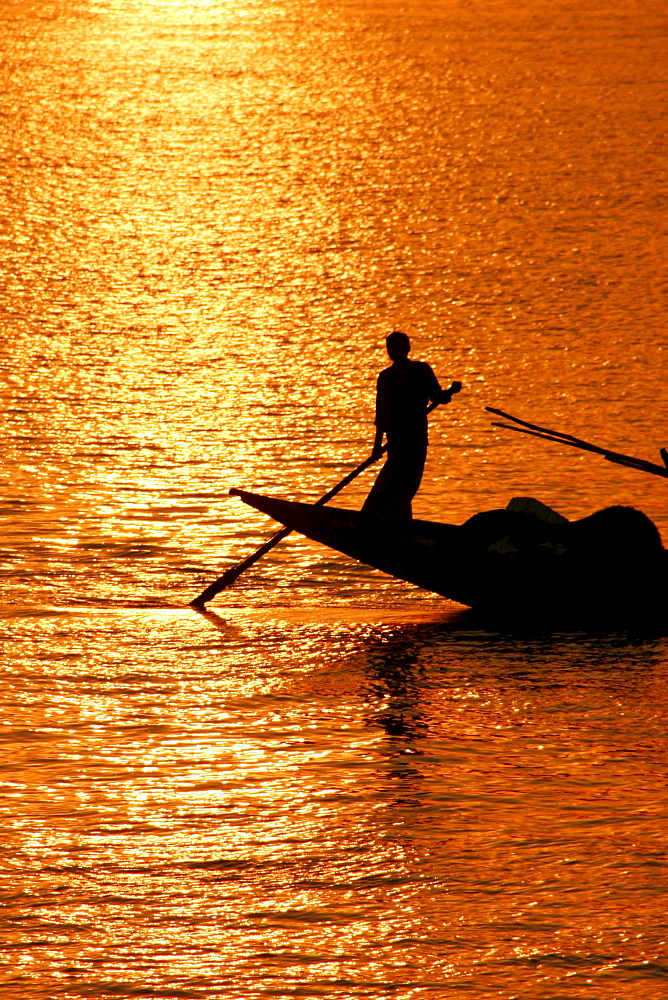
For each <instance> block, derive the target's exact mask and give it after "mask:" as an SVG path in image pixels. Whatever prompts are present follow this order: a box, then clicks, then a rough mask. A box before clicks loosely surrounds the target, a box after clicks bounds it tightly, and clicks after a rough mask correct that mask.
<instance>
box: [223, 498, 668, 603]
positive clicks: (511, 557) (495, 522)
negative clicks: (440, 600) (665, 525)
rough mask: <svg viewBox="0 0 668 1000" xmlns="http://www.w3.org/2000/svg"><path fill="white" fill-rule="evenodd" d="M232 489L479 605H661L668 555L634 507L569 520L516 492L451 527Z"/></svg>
mask: <svg viewBox="0 0 668 1000" xmlns="http://www.w3.org/2000/svg"><path fill="white" fill-rule="evenodd" d="M231 493H233V494H234V495H235V496H238V497H239V498H240V499H241V500H243V502H244V503H246V504H248V505H249V506H251V507H254V508H255V509H256V510H259V511H262V512H263V513H265V514H268V515H269V517H272V518H273V519H274V520H275V521H278V522H279V523H280V524H282V525H285V526H286V528H289V529H291V530H294V531H297V532H299V533H300V534H302V535H305V536H306V537H307V538H310V539H313V541H316V542H320V543H322V544H324V545H327V546H328V547H329V548H331V549H335V550H336V551H337V552H342V553H344V554H345V555H347V556H350V557H351V558H353V559H356V560H358V561H359V562H362V563H364V564H366V565H367V566H372V567H374V568H376V569H379V570H382V571H383V572H384V573H388V574H389V575H390V576H393V577H396V578H397V579H400V580H406V581H408V582H409V583H412V584H415V586H417V587H421V588H424V589H425V590H429V591H432V592H433V593H436V594H440V595H442V596H443V597H447V598H449V599H451V600H453V601H456V602H458V603H460V604H463V605H467V606H469V607H472V608H476V609H479V610H482V611H493V612H495V613H497V612H503V613H507V612H510V611H512V612H513V613H517V612H521V613H522V614H529V615H532V616H541V615H548V616H552V615H554V614H564V613H576V614H578V615H585V616H590V615H594V614H596V615H598V614H601V613H604V614H606V615H612V616H614V617H616V618H617V617H619V616H620V615H624V616H626V615H632V616H636V615H638V614H643V615H644V614H650V615H652V616H655V615H656V614H659V615H664V613H665V611H666V609H667V608H668V553H666V550H664V548H663V545H662V543H661V538H660V535H659V532H658V530H657V529H656V526H655V525H654V524H653V522H652V521H651V520H650V519H649V518H648V517H647V516H646V515H645V514H643V513H641V512H640V511H637V510H635V509H634V508H631V507H609V508H606V509H605V510H602V511H598V512H596V513H594V514H592V515H590V516H589V517H585V518H582V519H580V520H578V521H567V520H566V519H565V518H564V517H562V516H561V515H559V514H557V513H556V512H554V511H551V510H550V509H549V508H547V507H545V506H544V505H542V504H541V503H539V502H538V501H536V500H533V499H530V498H522V499H514V500H512V501H511V502H510V503H509V505H508V507H507V508H506V509H505V510H497V511H486V512H483V513H481V514H476V515H475V516H474V517H472V518H470V519H469V520H468V521H467V522H465V523H464V524H463V525H453V524H441V523H438V522H434V521H423V520H390V519H382V518H377V517H369V516H368V515H364V514H362V513H360V512H358V511H352V510H345V509H341V508H334V507H325V506H320V505H317V504H305V503H296V502H294V501H290V500H281V499H277V498H275V497H266V496H260V495H258V494H255V493H247V492H244V491H242V490H232V491H231Z"/></svg>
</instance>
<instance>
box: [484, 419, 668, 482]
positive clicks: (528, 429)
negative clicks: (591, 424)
mask: <svg viewBox="0 0 668 1000" xmlns="http://www.w3.org/2000/svg"><path fill="white" fill-rule="evenodd" d="M485 409H486V410H487V411H488V412H489V413H494V414H495V415H496V416H497V417H503V418H504V420H512V421H513V423H515V424H519V426H518V427H512V426H511V425H510V424H501V423H498V422H497V421H492V426H493V427H503V429H504V430H507V431H516V432H518V433H520V434H530V435H531V436H532V437H539V438H543V439H544V440H546V441H556V442H557V443H558V444H567V445H570V446H571V447H572V448H579V449H580V450H581V451H592V452H594V453H595V454H597V455H602V457H603V458H605V459H606V461H608V462H614V463H615V464H616V465H626V466H628V467H629V468H631V469H637V470H638V471H639V472H649V473H651V475H653V476H663V477H664V478H668V467H667V466H668V462H666V458H664V451H665V449H663V448H662V449H660V451H661V457H662V458H663V461H664V464H663V465H655V464H654V463H653V462H647V461H645V459H644V458H634V457H633V455H622V454H621V452H618V451H611V450H610V449H609V448H601V447H599V445H597V444H590V443H589V441H583V440H582V438H577V437H573V435H572V434H565V433H564V432H563V431H552V430H549V429H548V428H547V427H541V426H540V425H539V424H530V423H528V421H526V420H520V418H519V417H513V416H512V415H511V414H510V413H504V412H503V410H495V409H494V407H493V406H486V407H485Z"/></svg>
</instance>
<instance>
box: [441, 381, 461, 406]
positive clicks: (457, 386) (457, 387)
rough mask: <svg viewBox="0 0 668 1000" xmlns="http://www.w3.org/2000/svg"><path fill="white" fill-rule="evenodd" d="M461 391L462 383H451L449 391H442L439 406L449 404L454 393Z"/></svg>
mask: <svg viewBox="0 0 668 1000" xmlns="http://www.w3.org/2000/svg"><path fill="white" fill-rule="evenodd" d="M461 391H462V383H461V382H453V383H452V385H451V386H450V388H449V389H444V390H443V395H442V396H441V405H445V404H446V403H449V402H450V401H451V400H452V397H453V396H454V395H455V393H457V392H461Z"/></svg>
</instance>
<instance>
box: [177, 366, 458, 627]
mask: <svg viewBox="0 0 668 1000" xmlns="http://www.w3.org/2000/svg"><path fill="white" fill-rule="evenodd" d="M461 387H462V386H461V382H453V383H452V385H451V386H450V388H449V389H446V390H445V392H444V393H443V398H442V399H440V400H438V401H437V402H436V403H432V404H431V406H429V407H428V408H427V413H431V412H432V410H435V409H436V407H437V406H440V404H441V403H449V402H450V399H451V398H452V396H454V394H455V393H457V392H460V390H461ZM448 394H449V395H448ZM386 451H387V445H384V446H383V447H382V448H381V450H380V452H379V453H378V455H369V457H368V458H366V459H365V460H364V461H363V462H361V463H360V464H359V465H358V466H357V468H356V469H353V471H352V472H349V473H348V475H347V476H344V477H343V479H342V480H341V482H340V483H337V484H336V486H333V487H332V489H331V490H329V491H328V492H327V493H325V494H324V495H323V496H321V497H320V499H319V500H316V502H315V503H314V505H313V506H314V507H323V506H324V505H325V504H326V503H329V501H330V500H331V499H332V498H333V497H335V496H336V494H337V493H340V492H341V490H343V489H345V488H346V486H348V484H349V483H352V481H353V479H356V478H357V476H359V475H360V473H362V472H364V470H365V469H368V468H369V466H370V465H373V464H374V463H375V462H377V461H378V459H379V458H380V457H381V455H384V454H385V452H386ZM235 493H236V490H230V494H231V495H232V496H234V494H235ZM291 531H292V528H280V529H279V531H277V532H275V534H273V535H272V536H271V538H268V539H267V541H266V542H264V543H263V544H262V545H261V546H260V547H259V549H256V550H255V552H253V553H251V555H249V556H246V558H245V559H242V560H241V562H238V563H237V564H236V565H235V566H231V567H230V568H229V569H228V570H226V571H225V572H224V573H223V575H222V576H220V577H218V579H217V580H214V581H213V583H211V584H209V586H208V587H207V588H206V590H203V591H202V593H201V594H200V595H199V597H196V598H195V600H194V601H191V602H190V607H191V608H195V609H196V610H197V611H201V610H202V608H203V607H204V605H205V604H206V603H207V601H211V600H213V598H214V597H215V596H216V594H219V593H220V592H221V590H225V589H226V588H227V587H231V586H232V584H233V583H234V582H235V581H236V580H238V578H239V577H240V576H241V574H242V573H243V572H245V570H247V569H248V568H249V567H250V566H252V565H253V564H254V563H256V562H257V561H258V559H261V558H262V556H263V555H266V553H267V552H270V551H271V549H273V548H274V546H276V545H278V543H279V542H280V541H282V539H284V538H285V537H286V535H289V534H290V532H291Z"/></svg>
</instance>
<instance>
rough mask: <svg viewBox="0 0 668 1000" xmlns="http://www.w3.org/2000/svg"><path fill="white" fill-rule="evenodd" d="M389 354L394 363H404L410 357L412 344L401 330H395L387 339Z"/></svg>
mask: <svg viewBox="0 0 668 1000" xmlns="http://www.w3.org/2000/svg"><path fill="white" fill-rule="evenodd" d="M385 344H386V346H387V353H388V354H389V356H390V358H391V359H392V361H403V360H404V358H407V357H408V354H409V352H410V349H411V342H410V340H409V339H408V337H407V336H406V334H405V333H402V332H401V330H393V331H392V333H391V334H390V335H389V337H387V338H386V340H385Z"/></svg>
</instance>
